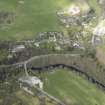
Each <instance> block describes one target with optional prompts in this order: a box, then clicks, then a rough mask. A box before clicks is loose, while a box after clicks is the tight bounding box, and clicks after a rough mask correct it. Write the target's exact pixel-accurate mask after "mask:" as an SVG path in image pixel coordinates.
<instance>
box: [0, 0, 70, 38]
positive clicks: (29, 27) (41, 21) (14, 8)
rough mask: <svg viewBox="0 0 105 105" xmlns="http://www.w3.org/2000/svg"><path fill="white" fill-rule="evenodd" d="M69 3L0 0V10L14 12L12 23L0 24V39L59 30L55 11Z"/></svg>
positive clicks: (39, 0)
mask: <svg viewBox="0 0 105 105" xmlns="http://www.w3.org/2000/svg"><path fill="white" fill-rule="evenodd" d="M19 1H23V3H19ZM70 3H71V0H0V11H4V12H5V11H6V12H13V13H14V14H15V20H14V22H13V23H12V24H10V25H0V39H3V40H4V39H5V40H7V39H13V40H15V39H17V40H21V39H28V38H32V37H33V38H34V36H35V35H36V34H37V33H39V32H45V31H60V30H61V29H62V27H61V26H60V24H59V21H58V18H57V16H56V11H57V10H59V9H63V8H65V7H66V6H69V5H70Z"/></svg>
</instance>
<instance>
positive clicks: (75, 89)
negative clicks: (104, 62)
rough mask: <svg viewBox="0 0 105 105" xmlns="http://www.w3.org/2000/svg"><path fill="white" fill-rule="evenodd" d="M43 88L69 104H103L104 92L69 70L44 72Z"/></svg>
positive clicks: (104, 104)
mask: <svg viewBox="0 0 105 105" xmlns="http://www.w3.org/2000/svg"><path fill="white" fill-rule="evenodd" d="M44 76H45V78H46V79H45V80H46V81H45V87H44V89H45V90H46V91H47V92H48V93H50V94H52V95H53V96H55V97H57V98H59V99H61V100H62V101H64V102H65V103H68V104H71V105H105V93H104V92H103V91H102V90H100V89H98V88H97V87H96V86H95V85H93V84H92V83H90V82H88V81H87V80H85V79H84V77H80V76H79V75H76V74H75V73H73V72H71V71H66V70H65V71H64V70H57V71H56V72H52V73H46V74H44Z"/></svg>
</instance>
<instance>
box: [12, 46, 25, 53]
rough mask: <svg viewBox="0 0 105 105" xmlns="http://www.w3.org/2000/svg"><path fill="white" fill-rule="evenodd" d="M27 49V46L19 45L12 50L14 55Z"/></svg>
mask: <svg viewBox="0 0 105 105" xmlns="http://www.w3.org/2000/svg"><path fill="white" fill-rule="evenodd" d="M24 49H25V46H24V45H17V46H15V47H14V48H13V49H12V51H11V52H12V53H16V52H21V51H23V50H24Z"/></svg>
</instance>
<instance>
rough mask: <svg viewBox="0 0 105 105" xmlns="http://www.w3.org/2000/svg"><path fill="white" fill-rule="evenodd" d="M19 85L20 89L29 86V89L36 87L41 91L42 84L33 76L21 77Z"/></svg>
mask: <svg viewBox="0 0 105 105" xmlns="http://www.w3.org/2000/svg"><path fill="white" fill-rule="evenodd" d="M19 83H20V87H22V86H23V87H24V86H26V84H27V85H29V86H31V87H34V86H36V87H38V88H40V89H43V82H42V81H41V80H40V79H39V78H38V77H35V76H25V77H21V78H19Z"/></svg>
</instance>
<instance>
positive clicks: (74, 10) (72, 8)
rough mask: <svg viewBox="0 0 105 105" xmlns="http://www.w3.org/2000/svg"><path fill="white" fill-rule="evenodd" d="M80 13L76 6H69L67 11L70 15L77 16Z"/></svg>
mask: <svg viewBox="0 0 105 105" xmlns="http://www.w3.org/2000/svg"><path fill="white" fill-rule="evenodd" d="M80 12H81V11H80V8H79V7H78V6H71V7H70V8H69V9H68V13H70V14H71V15H77V14H79V13H80Z"/></svg>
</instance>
